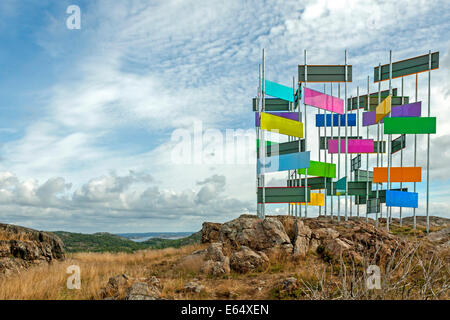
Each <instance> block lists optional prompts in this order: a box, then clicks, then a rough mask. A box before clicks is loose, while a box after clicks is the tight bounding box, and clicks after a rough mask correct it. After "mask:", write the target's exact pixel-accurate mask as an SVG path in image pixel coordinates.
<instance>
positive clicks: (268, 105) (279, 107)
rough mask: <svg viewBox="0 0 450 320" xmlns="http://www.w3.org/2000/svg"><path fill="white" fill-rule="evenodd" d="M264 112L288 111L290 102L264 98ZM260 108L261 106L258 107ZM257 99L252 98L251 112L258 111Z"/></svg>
mask: <svg viewBox="0 0 450 320" xmlns="http://www.w3.org/2000/svg"><path fill="white" fill-rule="evenodd" d="M264 100H265V103H264V110H265V111H289V110H290V108H289V105H290V102H289V101H286V100H283V99H278V98H265V99H264ZM259 108H261V106H260V107H259ZM259 108H258V99H256V98H253V111H259Z"/></svg>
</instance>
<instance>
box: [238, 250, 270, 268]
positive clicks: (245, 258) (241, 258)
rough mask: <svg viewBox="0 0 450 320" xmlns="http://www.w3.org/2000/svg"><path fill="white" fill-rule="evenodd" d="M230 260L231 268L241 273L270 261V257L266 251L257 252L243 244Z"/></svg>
mask: <svg viewBox="0 0 450 320" xmlns="http://www.w3.org/2000/svg"><path fill="white" fill-rule="evenodd" d="M230 260H231V261H230V266H231V268H232V269H233V270H235V271H237V272H240V273H247V272H249V271H252V270H255V269H258V268H259V267H263V266H264V265H266V264H267V263H268V262H269V258H268V257H267V255H266V254H265V253H264V252H262V251H258V252H255V251H253V250H252V249H250V248H249V247H246V246H242V247H241V248H240V249H239V251H235V252H233V253H232V254H231V259H230Z"/></svg>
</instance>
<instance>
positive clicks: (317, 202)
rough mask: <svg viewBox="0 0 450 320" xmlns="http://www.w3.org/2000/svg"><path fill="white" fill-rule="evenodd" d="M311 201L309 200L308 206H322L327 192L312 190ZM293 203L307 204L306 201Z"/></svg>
mask: <svg viewBox="0 0 450 320" xmlns="http://www.w3.org/2000/svg"><path fill="white" fill-rule="evenodd" d="M310 195H311V202H308V206H320V207H323V206H324V205H325V194H324V193H314V192H311V193H310ZM291 204H305V203H304V202H296V203H295V202H293V203H291Z"/></svg>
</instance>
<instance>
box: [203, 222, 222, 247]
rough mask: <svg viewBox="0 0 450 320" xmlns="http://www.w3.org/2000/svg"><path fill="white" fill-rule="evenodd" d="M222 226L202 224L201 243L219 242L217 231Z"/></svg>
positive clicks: (209, 223)
mask: <svg viewBox="0 0 450 320" xmlns="http://www.w3.org/2000/svg"><path fill="white" fill-rule="evenodd" d="M221 225H222V224H220V223H213V222H203V224H202V231H201V232H202V243H210V242H216V241H218V240H219V229H220V226H221Z"/></svg>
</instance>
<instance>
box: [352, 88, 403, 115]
mask: <svg viewBox="0 0 450 320" xmlns="http://www.w3.org/2000/svg"><path fill="white" fill-rule="evenodd" d="M388 95H389V90H383V91H381V101H383V100H384V99H385V98H386V97H387V96H388ZM392 95H393V96H396V95H397V88H393V89H392ZM370 96H371V97H375V98H377V99H378V92H374V93H371V94H370ZM357 98H358V97H352V98H348V99H347V106H348V108H347V109H348V110H356V109H357V108H358V99H357ZM377 101H378V100H377ZM359 108H364V109H367V94H364V95H362V96H359Z"/></svg>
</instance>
